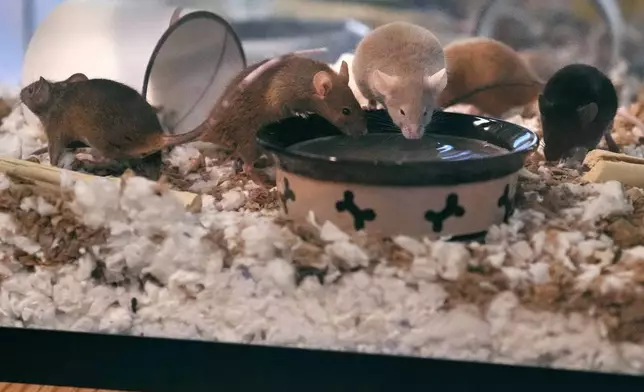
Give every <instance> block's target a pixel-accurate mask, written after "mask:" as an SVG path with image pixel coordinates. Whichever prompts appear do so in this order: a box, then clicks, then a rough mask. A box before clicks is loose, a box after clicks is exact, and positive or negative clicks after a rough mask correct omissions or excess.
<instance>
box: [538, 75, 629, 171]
mask: <svg viewBox="0 0 644 392" xmlns="http://www.w3.org/2000/svg"><path fill="white" fill-rule="evenodd" d="M617 108H618V99H617V92H616V91H615V87H614V86H613V83H612V82H611V80H610V79H609V78H608V77H607V76H606V75H604V73H603V72H601V71H600V70H599V69H597V68H595V67H593V66H591V65H586V64H571V65H567V66H565V67H563V68H562V69H560V70H559V71H557V72H556V73H555V74H554V75H553V76H552V77H551V78H550V79H549V80H548V82H547V83H546V85H545V87H544V89H543V91H542V93H541V94H540V95H539V112H540V114H541V124H542V129H543V143H544V156H545V158H546V160H547V161H557V160H561V159H565V158H571V157H573V156H575V157H577V159H579V158H581V159H583V157H584V156H585V154H586V152H587V151H588V150H591V149H594V148H596V147H597V144H599V142H600V140H601V138H602V136H604V137H605V139H606V144H607V145H608V148H609V150H610V151H613V152H618V151H619V147H618V146H617V144H616V143H615V141H614V140H613V138H612V136H611V134H610V132H611V129H612V123H613V120H614V118H615V115H616V113H617Z"/></svg>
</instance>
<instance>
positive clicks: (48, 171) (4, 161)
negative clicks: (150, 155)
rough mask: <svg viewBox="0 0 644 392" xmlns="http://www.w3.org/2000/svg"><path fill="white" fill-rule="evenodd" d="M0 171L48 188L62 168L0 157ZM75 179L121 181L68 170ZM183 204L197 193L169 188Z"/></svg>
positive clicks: (56, 185) (53, 185)
mask: <svg viewBox="0 0 644 392" xmlns="http://www.w3.org/2000/svg"><path fill="white" fill-rule="evenodd" d="M0 173H5V174H7V175H8V176H10V177H14V178H17V179H20V180H23V181H27V182H32V183H34V184H35V185H38V186H42V187H45V188H49V189H58V188H60V177H61V174H62V170H61V169H59V168H57V167H53V166H49V165H41V164H38V163H33V162H29V161H25V160H22V159H13V158H0ZM68 173H69V174H71V176H72V177H73V178H74V179H76V180H81V181H85V182H90V181H94V180H95V179H97V178H106V179H108V180H110V181H117V182H118V181H121V179H120V178H119V177H98V176H92V175H89V174H84V173H78V172H73V171H68ZM170 192H171V193H172V194H173V195H174V196H175V197H176V198H178V199H179V200H180V201H181V202H182V203H183V204H184V205H185V206H190V205H191V204H192V202H193V201H194V199H195V197H197V194H195V193H191V192H179V191H173V190H170Z"/></svg>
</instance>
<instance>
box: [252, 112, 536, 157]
mask: <svg viewBox="0 0 644 392" xmlns="http://www.w3.org/2000/svg"><path fill="white" fill-rule="evenodd" d="M370 112H371V113H374V114H376V112H380V113H382V112H384V109H379V110H372V111H367V110H365V113H367V115H369V113H370ZM437 113H440V114H439V115H440V116H447V117H453V118H458V117H461V118H466V117H467V118H470V119H479V120H487V121H488V122H493V123H496V124H500V125H503V126H505V127H507V128H508V129H513V130H515V133H519V132H521V133H525V134H526V135H529V136H530V137H529V140H526V141H525V142H524V143H522V144H521V145H520V146H518V147H516V148H512V147H508V146H500V145H499V144H496V143H493V144H495V145H496V146H498V147H502V148H504V149H507V150H508V151H507V152H504V153H502V154H495V155H489V156H483V157H476V158H471V159H463V160H440V159H436V160H427V161H412V162H402V163H401V162H396V161H368V160H363V159H352V158H337V157H336V158H335V159H330V158H331V157H330V156H329V157H324V156H321V155H308V154H306V153H300V152H296V151H293V150H290V149H289V147H291V146H292V144H291V145H289V146H286V147H282V146H280V145H278V144H276V143H273V142H271V141H270V140H267V138H266V134H267V133H268V132H269V130H270V129H271V128H272V127H276V126H278V123H272V124H268V125H266V126H264V127H262V128H261V129H260V130H259V131H258V132H257V135H256V141H257V143H258V144H259V145H260V146H261V147H262V148H264V149H266V150H267V151H269V152H273V153H276V154H277V155H278V156H283V157H288V158H291V159H298V160H303V161H306V162H308V163H313V164H323V165H336V166H347V165H350V166H352V167H380V168H403V167H426V166H428V165H431V166H433V167H436V166H439V167H442V166H445V167H446V168H448V167H455V166H461V165H463V164H464V162H467V163H469V164H472V163H478V162H495V161H499V160H506V159H508V158H509V157H512V156H516V155H521V154H527V153H528V152H530V151H533V150H534V149H536V147H537V146H538V144H539V137H538V136H537V134H536V133H534V132H533V131H531V130H530V129H528V128H526V127H524V126H522V125H519V124H515V123H511V122H509V121H505V120H502V119H498V118H493V117H487V116H478V115H477V116H475V115H470V114H463V113H454V112H446V111H438V112H436V113H434V116H436V114H437ZM312 116H317V117H319V116H318V115H315V114H313V115H312ZM432 121H434V119H432ZM431 125H432V124H431V123H430V125H428V127H427V128H429V127H430V126H431ZM476 126H477V127H478V125H476ZM370 132H371V131H370ZM398 132H400V131H398V130H391V131H390V130H379V131H375V132H373V133H398ZM425 135H442V136H457V135H449V134H448V133H437V132H428V131H426V132H425ZM327 136H331V135H324V136H320V138H322V137H327ZM423 137H425V136H423ZM457 137H462V136H457ZM309 140H313V139H309ZM477 140H481V139H477Z"/></svg>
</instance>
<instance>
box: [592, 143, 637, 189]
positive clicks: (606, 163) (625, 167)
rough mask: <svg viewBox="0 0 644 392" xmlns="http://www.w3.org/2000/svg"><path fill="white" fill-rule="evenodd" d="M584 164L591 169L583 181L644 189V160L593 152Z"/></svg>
mask: <svg viewBox="0 0 644 392" xmlns="http://www.w3.org/2000/svg"><path fill="white" fill-rule="evenodd" d="M584 164H585V165H586V166H588V167H589V168H590V171H588V172H587V173H586V174H584V176H583V179H584V180H585V181H588V182H595V183H601V182H607V181H619V182H621V183H622V184H624V185H628V186H634V187H638V188H644V158H638V157H632V156H628V155H625V154H616V153H612V152H608V151H602V150H593V151H591V152H589V153H588V155H587V156H586V159H585V160H584Z"/></svg>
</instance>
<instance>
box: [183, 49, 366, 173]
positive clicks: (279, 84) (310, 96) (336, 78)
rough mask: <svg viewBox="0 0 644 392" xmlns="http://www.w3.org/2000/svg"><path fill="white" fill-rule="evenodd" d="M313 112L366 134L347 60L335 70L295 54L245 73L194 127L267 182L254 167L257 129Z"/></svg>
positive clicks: (343, 128)
mask: <svg viewBox="0 0 644 392" xmlns="http://www.w3.org/2000/svg"><path fill="white" fill-rule="evenodd" d="M298 53H301V52H298ZM240 87H241V88H240ZM310 113H315V114H318V115H320V116H322V117H324V118H325V119H326V120H327V121H329V122H330V123H331V124H333V125H335V126H336V127H337V128H338V129H339V130H340V131H341V132H342V133H344V134H346V135H350V136H362V135H365V134H366V133H367V123H366V119H365V115H364V112H363V110H362V108H361V107H360V105H359V104H358V101H357V100H356V98H355V96H354V95H353V92H352V91H351V89H350V88H349V68H348V65H347V64H346V63H343V64H342V67H341V69H340V72H339V73H336V72H335V71H333V70H332V69H331V67H329V66H328V65H327V64H325V63H323V62H320V61H317V60H313V59H311V58H307V57H303V56H300V55H298V54H296V53H291V54H287V55H283V56H280V57H277V58H275V59H269V60H264V61H261V62H259V63H257V64H254V65H252V66H250V67H248V68H246V69H245V70H243V71H242V72H240V73H239V74H238V75H237V76H236V77H235V78H234V79H233V80H232V81H231V82H230V83H229V85H228V87H227V88H226V89H225V90H224V93H223V94H222V96H221V98H220V100H219V101H218V102H217V104H216V105H215V107H214V108H213V110H212V111H211V113H210V116H209V117H208V119H206V120H205V121H204V122H203V123H202V124H200V125H199V126H198V127H197V128H196V129H195V131H198V132H200V133H201V136H200V138H199V140H200V141H201V142H207V143H209V144H214V145H218V146H222V147H224V148H228V149H230V150H232V151H233V155H236V156H237V157H238V158H240V159H241V160H242V161H243V169H244V172H246V173H247V174H248V175H249V176H250V177H251V179H253V181H255V182H256V183H258V184H259V185H265V181H264V180H262V179H261V178H260V177H259V176H257V174H256V172H255V170H254V163H255V162H256V161H257V159H258V158H259V157H260V151H259V147H258V146H257V143H256V141H255V137H256V133H257V131H258V130H259V129H260V128H261V127H262V126H264V125H267V124H269V123H272V122H277V121H280V120H282V119H285V118H287V117H292V116H294V115H306V114H310ZM195 131H192V132H195ZM302 132H306V129H302Z"/></svg>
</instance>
